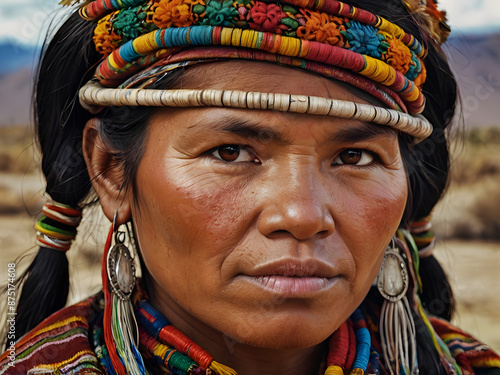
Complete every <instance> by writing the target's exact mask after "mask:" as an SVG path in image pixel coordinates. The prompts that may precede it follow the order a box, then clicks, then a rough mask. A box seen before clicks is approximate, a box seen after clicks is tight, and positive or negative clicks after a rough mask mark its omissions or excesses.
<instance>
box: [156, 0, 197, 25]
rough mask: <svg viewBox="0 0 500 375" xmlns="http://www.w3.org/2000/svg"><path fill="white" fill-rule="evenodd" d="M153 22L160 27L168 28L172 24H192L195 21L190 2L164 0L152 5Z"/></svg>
mask: <svg viewBox="0 0 500 375" xmlns="http://www.w3.org/2000/svg"><path fill="white" fill-rule="evenodd" d="M152 11H153V12H154V15H153V22H154V24H155V25H156V26H158V28H160V29H167V28H169V27H171V26H172V25H174V26H177V27H184V26H191V25H192V23H193V17H192V13H191V10H190V7H189V4H186V3H185V2H184V0H162V1H160V2H159V3H156V4H154V5H153V7H152Z"/></svg>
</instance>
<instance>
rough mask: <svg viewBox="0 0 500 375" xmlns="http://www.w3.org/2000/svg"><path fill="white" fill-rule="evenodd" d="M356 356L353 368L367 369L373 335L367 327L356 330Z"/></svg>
mask: <svg viewBox="0 0 500 375" xmlns="http://www.w3.org/2000/svg"><path fill="white" fill-rule="evenodd" d="M356 341H357V343H356V357H355V358H354V363H353V365H352V368H360V369H362V370H363V372H364V371H366V368H367V367H368V361H369V360H370V347H371V337H370V332H369V331H368V329H367V328H366V327H361V328H360V329H358V330H356Z"/></svg>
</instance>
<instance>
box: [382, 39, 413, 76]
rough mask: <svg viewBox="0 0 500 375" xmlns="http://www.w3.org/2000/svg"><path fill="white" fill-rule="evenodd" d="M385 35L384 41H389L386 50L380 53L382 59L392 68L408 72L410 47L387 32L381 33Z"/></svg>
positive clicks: (404, 72)
mask: <svg viewBox="0 0 500 375" xmlns="http://www.w3.org/2000/svg"><path fill="white" fill-rule="evenodd" d="M382 34H383V35H384V36H385V41H386V42H388V43H389V48H388V49H387V52H386V53H384V54H382V60H384V61H385V62H386V63H387V64H389V65H390V66H392V67H393V68H394V69H396V70H398V71H400V72H401V73H403V74H406V72H408V69H410V64H411V57H412V56H411V52H410V49H409V48H408V47H407V46H405V45H404V44H403V43H402V42H401V41H400V40H398V39H396V38H394V37H392V36H390V35H389V34H387V33H382Z"/></svg>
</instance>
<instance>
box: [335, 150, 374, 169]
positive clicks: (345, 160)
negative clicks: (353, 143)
mask: <svg viewBox="0 0 500 375" xmlns="http://www.w3.org/2000/svg"><path fill="white" fill-rule="evenodd" d="M374 159H375V158H374V156H373V154H371V153H370V152H368V151H364V150H358V149H347V150H344V151H342V152H341V153H340V154H339V155H338V156H337V157H336V158H335V159H334V160H333V163H332V164H333V165H360V166H364V165H369V164H371V163H372V162H373V160H374Z"/></svg>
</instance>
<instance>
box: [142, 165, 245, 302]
mask: <svg viewBox="0 0 500 375" xmlns="http://www.w3.org/2000/svg"><path fill="white" fill-rule="evenodd" d="M148 165H150V164H149V163H145V165H144V166H141V167H140V169H139V171H138V178H139V179H140V180H139V181H140V186H139V188H138V190H139V192H138V193H139V194H138V196H139V205H140V210H135V212H136V215H137V216H135V217H136V220H135V222H136V228H137V233H138V238H139V243H140V248H141V251H142V255H143V260H144V262H145V265H146V267H147V269H148V270H149V273H150V274H151V275H152V276H153V278H155V279H156V280H157V281H158V284H160V285H163V286H164V287H165V289H167V290H168V291H169V293H170V294H171V295H173V296H174V298H175V299H177V300H178V301H179V300H180V299H181V298H182V295H180V294H181V289H182V288H181V287H179V285H180V284H182V280H186V278H191V277H192V276H193V275H196V277H197V279H198V280H200V282H197V283H192V282H191V283H189V282H184V283H183V284H184V285H189V288H190V290H189V293H191V294H195V293H198V292H200V293H202V291H201V288H208V289H209V290H212V291H214V292H215V291H216V290H217V288H218V287H220V284H221V282H222V281H221V279H220V278H219V275H220V269H221V267H222V264H223V263H224V261H225V259H226V258H227V257H228V256H229V255H230V254H231V252H232V251H233V249H234V248H235V247H236V246H237V245H238V243H239V242H240V240H241V238H242V237H243V236H244V234H245V232H246V231H247V228H248V226H249V225H250V224H251V222H252V220H253V213H252V210H253V206H254V204H253V203H252V199H251V197H250V196H248V195H249V194H251V192H250V193H249V194H247V190H246V188H245V185H244V183H241V182H235V181H232V180H230V179H222V181H221V179H220V178H219V179H218V180H214V179H212V178H210V176H207V175H206V174H199V173H197V172H196V170H197V168H194V167H193V168H190V166H189V165H185V166H183V167H182V168H179V167H178V166H177V165H176V163H175V162H172V163H170V164H169V165H166V166H165V167H164V168H163V169H158V168H149V167H148ZM174 285H175V287H173V286H174ZM197 289H200V290H197ZM205 291H206V289H205Z"/></svg>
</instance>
